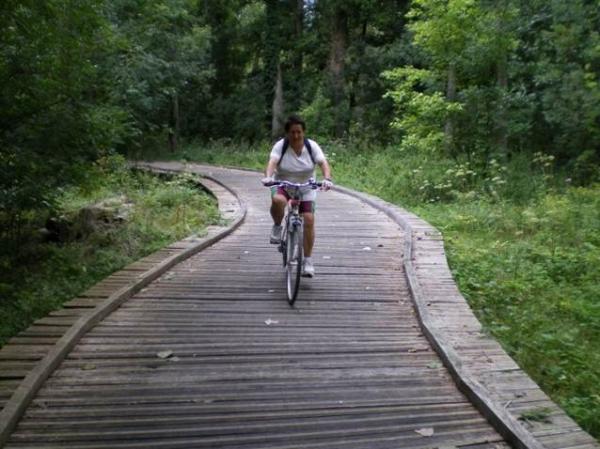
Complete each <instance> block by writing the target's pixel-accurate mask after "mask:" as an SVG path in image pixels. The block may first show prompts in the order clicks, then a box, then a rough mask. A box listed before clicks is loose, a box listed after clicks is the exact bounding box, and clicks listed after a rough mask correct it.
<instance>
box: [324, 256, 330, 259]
mask: <svg viewBox="0 0 600 449" xmlns="http://www.w3.org/2000/svg"><path fill="white" fill-rule="evenodd" d="M323 259H331V256H323Z"/></svg>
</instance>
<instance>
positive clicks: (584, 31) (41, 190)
mask: <svg viewBox="0 0 600 449" xmlns="http://www.w3.org/2000/svg"><path fill="white" fill-rule="evenodd" d="M0 21H1V23H2V26H1V30H0V86H1V87H0V101H1V104H2V108H1V112H0V162H1V164H0V166H1V168H0V170H1V173H0V175H1V177H0V208H1V216H0V219H1V221H2V228H3V229H4V230H5V231H4V232H5V234H4V235H3V236H2V237H3V240H4V241H7V240H8V241H12V242H17V241H18V240H19V233H20V232H21V229H22V226H21V224H22V223H24V222H27V220H29V219H30V217H31V216H32V215H35V214H36V213H38V212H39V211H40V210H42V211H43V210H47V209H51V208H52V205H53V200H54V198H55V197H56V195H57V192H59V191H60V189H61V188H62V187H64V186H66V185H68V184H70V183H73V182H79V178H80V177H81V176H83V175H84V174H85V170H83V169H82V167H85V166H87V165H89V164H90V163H91V162H92V161H94V160H96V159H97V158H98V157H100V156H102V155H104V154H107V153H110V152H121V153H123V154H135V155H136V157H144V154H145V152H147V151H149V150H151V149H154V148H157V147H168V148H170V149H172V150H174V149H175V148H176V147H177V145H178V144H179V142H180V141H182V140H184V141H190V140H197V141H200V142H202V141H211V140H218V139H228V140H230V141H234V142H235V141H237V142H242V141H244V142H259V141H264V140H268V139H272V138H275V137H277V136H279V135H280V134H281V124H282V121H283V120H284V118H285V116H286V115H287V114H289V113H292V112H295V113H300V114H302V115H303V116H304V117H305V118H306V120H307V122H308V124H309V132H310V134H311V135H317V136H319V137H321V138H323V139H337V140H345V141H353V142H357V145H360V142H376V143H379V144H386V145H395V146H396V147H397V148H398V151H411V152H417V153H418V152H423V153H427V154H429V155H436V154H439V155H443V156H444V157H451V158H454V159H456V160H457V161H460V160H463V159H468V160H469V161H472V160H476V161H479V162H481V163H483V164H485V163H487V161H490V160H506V159H510V158H511V157H513V156H514V155H515V154H520V155H522V154H526V155H531V157H534V155H537V156H535V157H538V158H539V157H540V155H543V157H548V158H552V160H554V161H556V163H557V164H559V165H560V166H562V167H565V168H566V169H567V170H568V172H569V174H570V179H571V180H572V182H573V183H575V184H589V183H591V182H594V181H596V180H597V179H598V176H599V175H598V173H599V171H598V165H599V164H598V161H599V158H600V88H599V86H598V73H599V71H600V35H599V32H598V30H600V9H599V8H598V3H597V1H595V0H572V1H568V2H564V1H561V0H528V1H522V0H501V1H488V0H479V1H476V0H447V1H442V0H413V1H407V0H388V1H374V0H349V1H341V0H313V1H302V0H264V1H256V0H255V1H250V0H223V1H213V0H152V1H150V0H111V1H107V0H86V1H83V0H48V1H44V2H39V1H34V0H19V1H16V0H5V1H3V2H2V5H1V6H0Z"/></svg>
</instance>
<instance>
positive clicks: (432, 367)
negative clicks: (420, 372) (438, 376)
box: [427, 362, 442, 369]
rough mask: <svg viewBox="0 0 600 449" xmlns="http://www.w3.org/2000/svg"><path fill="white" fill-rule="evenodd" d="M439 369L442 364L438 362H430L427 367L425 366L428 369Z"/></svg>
mask: <svg viewBox="0 0 600 449" xmlns="http://www.w3.org/2000/svg"><path fill="white" fill-rule="evenodd" d="M441 367H442V364H441V363H439V362H431V363H430V364H429V365H427V368H429V369H438V368H441Z"/></svg>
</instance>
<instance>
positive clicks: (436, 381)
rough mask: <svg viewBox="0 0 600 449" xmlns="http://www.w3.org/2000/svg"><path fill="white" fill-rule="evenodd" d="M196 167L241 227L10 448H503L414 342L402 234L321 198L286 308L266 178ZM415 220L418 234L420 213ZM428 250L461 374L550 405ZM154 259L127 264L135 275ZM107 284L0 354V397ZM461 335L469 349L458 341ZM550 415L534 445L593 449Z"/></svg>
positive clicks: (155, 301)
mask: <svg viewBox="0 0 600 449" xmlns="http://www.w3.org/2000/svg"><path fill="white" fill-rule="evenodd" d="M161 166H162V167H163V168H166V169H179V168H181V167H180V166H178V164H162V165H161ZM189 168H191V169H193V170H198V171H200V172H202V173H207V172H210V174H211V175H212V176H214V177H215V178H217V179H219V180H221V181H223V182H224V183H226V184H227V185H230V186H231V187H232V188H234V189H235V190H236V191H237V192H239V194H240V196H241V199H242V200H243V201H244V202H245V204H246V206H247V209H248V216H247V218H246V221H245V223H244V225H243V226H242V227H241V228H239V229H238V230H237V231H235V232H234V233H233V234H232V235H230V236H229V237H227V238H226V239H224V240H222V241H221V242H219V243H217V244H215V245H214V246H212V247H211V248H209V249H206V250H204V251H202V252H201V253H199V254H197V255H196V256H194V257H192V258H190V259H188V260H187V261H185V262H183V263H180V264H179V265H178V266H176V267H175V268H173V269H171V270H170V271H168V272H167V273H166V274H164V275H163V276H162V277H161V278H160V279H158V280H157V281H155V282H153V283H152V284H150V285H149V286H147V287H146V288H144V289H143V290H142V291H140V292H138V293H137V294H136V295H135V296H134V297H132V298H130V299H129V300H128V301H126V302H125V303H123V304H122V305H121V307H120V308H119V309H118V310H116V311H114V312H113V313H112V314H110V315H109V316H108V317H106V318H105V319H104V320H103V321H102V322H101V323H99V324H98V325H96V326H95V327H94V328H93V329H92V330H91V331H89V332H87V333H86V334H85V335H84V336H83V338H81V340H80V341H79V344H77V345H76V346H75V347H74V348H73V349H72V350H71V351H70V353H69V355H68V356H67V357H66V359H65V360H64V361H63V362H62V363H61V365H60V366H59V367H58V369H56V370H55V371H54V373H53V374H52V376H51V377H50V378H48V379H47V381H46V382H45V383H44V385H43V387H42V388H41V390H40V391H39V392H38V394H37V395H36V396H35V398H34V399H33V402H32V403H31V405H30V406H29V408H28V409H27V410H26V412H25V416H24V417H23V419H21V421H20V423H19V425H18V427H17V429H16V431H15V432H14V433H13V434H12V435H11V438H10V441H9V442H8V444H7V446H6V447H10V448H13V447H14V448H34V447H35V448H151V447H161V448H188V447H210V448H215V447H222V448H242V447H243V448H290V449H291V448H298V449H300V448H357V449H358V448H361V449H362V448H434V447H439V448H441V447H461V448H463V447H464V448H472V449H475V448H481V449H484V448H489V449H492V448H494V449H500V448H507V447H509V446H508V444H507V443H506V442H505V441H504V440H503V438H502V437H501V436H500V435H499V434H498V432H497V431H496V430H494V429H493V428H492V426H491V425H490V424H489V423H488V422H487V421H486V418H484V417H483V416H482V415H481V414H480V412H478V411H477V410H476V409H475V407H474V406H473V405H472V403H471V402H470V400H469V399H467V397H466V396H465V395H463V394H462V393H461V392H460V391H459V390H458V388H457V387H456V384H455V383H454V381H453V379H452V377H451V375H450V374H449V372H448V371H447V370H446V369H445V368H444V367H443V364H442V360H441V359H440V358H438V356H437V355H436V354H435V352H434V351H433V350H432V348H431V346H430V344H429V342H428V340H427V339H426V337H425V335H424V334H423V331H422V329H421V327H420V323H419V321H418V317H417V315H416V313H415V309H414V306H413V302H412V300H411V297H410V293H409V286H408V284H407V282H406V277H405V273H404V266H403V263H404V254H405V252H406V247H405V246H404V241H403V238H404V237H405V236H404V231H403V229H402V228H401V227H400V226H399V225H398V223H396V222H395V221H393V220H390V219H389V218H388V217H387V216H386V215H385V214H383V213H381V212H379V211H377V210H376V209H374V208H373V207H371V206H367V205H365V204H364V203H362V202H360V201H358V200H356V199H354V198H351V197H349V196H346V195H342V194H339V193H328V194H323V195H321V196H320V198H319V209H318V213H317V216H318V230H317V234H318V240H317V247H316V250H315V254H314V258H315V262H316V266H317V270H318V271H317V277H316V278H315V279H312V280H303V283H302V285H301V292H300V297H299V299H298V302H297V306H296V308H295V309H290V308H289V306H288V305H287V303H286V301H285V299H284V288H283V273H282V271H281V267H280V259H281V258H280V256H279V254H278V253H277V252H276V251H275V249H274V248H273V247H271V246H269V245H268V244H266V241H267V238H268V232H269V227H270V224H269V218H268V214H267V208H268V195H267V192H266V189H264V188H262V187H260V186H259V184H258V178H259V176H258V175H257V174H255V173H248V172H243V171H231V170H222V169H217V168H210V167H198V166H193V167H189ZM414 223H415V226H416V225H421V224H420V222H418V219H417V218H416V217H415V220H414ZM422 229H427V228H426V226H425V225H422ZM424 232H426V231H424ZM425 240H427V239H425ZM437 241H439V239H437ZM439 249H440V247H439V246H436V244H435V242H434V244H433V245H432V246H431V250H430V252H424V253H423V254H419V256H423V259H422V260H424V261H425V262H424V264H423V265H421V266H419V267H418V268H419V269H423V272H428V273H430V268H431V267H433V268H434V271H433V272H432V275H431V276H429V275H428V277H427V279H430V280H431V283H430V284H424V285H425V287H424V288H425V289H427V288H430V290H428V292H427V294H431V295H432V300H431V302H430V306H429V307H431V308H432V311H431V312H430V313H431V315H432V316H434V317H436V318H443V319H440V320H439V326H440V327H441V328H443V329H445V330H447V334H448V335H449V339H450V340H451V344H452V345H454V346H453V347H454V348H456V349H457V350H460V351H464V353H465V354H468V357H469V360H471V359H472V367H471V368H470V369H473V370H477V372H478V373H482V374H485V375H490V373H496V372H500V373H506V374H507V375H506V376H505V377H502V378H501V381H500V382H498V383H497V384H496V383H495V381H494V379H491V381H490V383H489V385H488V386H490V387H491V386H497V387H498V391H504V392H508V394H510V395H512V396H511V397H512V398H513V400H512V401H511V402H510V403H509V404H507V408H510V409H514V410H520V407H525V409H526V404H527V403H528V402H529V403H531V402H532V401H533V402H535V403H536V404H538V403H544V404H545V403H546V402H547V398H546V397H545V396H543V394H541V395H540V394H539V393H538V392H537V391H539V390H535V388H536V387H535V384H533V383H532V382H531V381H529V380H528V379H527V378H523V377H522V376H520V375H517V376H515V377H510V376H511V375H513V374H514V373H515V370H516V367H515V365H514V363H512V361H510V360H505V359H504V354H503V352H502V350H501V348H499V347H498V346H497V344H495V342H493V341H489V340H483V339H481V338H480V337H479V335H478V332H479V327H478V323H477V321H476V320H474V319H473V318H472V316H471V315H469V313H468V312H470V311H469V310H466V311H460V308H457V307H456V304H455V303H458V302H459V299H458V298H457V297H455V296H451V295H452V294H454V293H455V290H453V289H455V287H454V284H453V282H452V279H451V278H450V279H448V278H447V276H445V273H440V275H439V276H437V273H436V272H435V269H436V267H437V265H438V263H441V262H440V254H439ZM418 251H420V249H418ZM442 254H443V253H442ZM432 258H433V259H432ZM159 259H160V257H157V258H154V259H150V260H145V261H141V262H140V263H137V264H134V265H132V267H130V268H132V270H138V272H140V271H143V270H145V269H147V268H148V267H150V266H151V265H152V263H153V260H159ZM444 263H445V258H444ZM121 277H122V281H123V282H127V279H128V276H127V275H125V276H117V277H115V278H113V279H112V280H111V284H112V283H114V282H118V281H119V278H121ZM112 288H113V287H112V285H110V284H107V283H105V284H103V285H99V286H97V287H94V288H93V289H91V290H90V291H88V292H87V293H86V295H82V297H81V298H77V299H75V300H74V301H73V302H72V303H71V305H70V307H69V308H67V309H65V310H64V311H60V312H58V313H55V314H52V315H51V316H50V317H48V318H47V319H44V320H43V321H42V322H40V323H37V324H36V326H33V327H32V328H31V329H30V330H28V332H25V333H24V334H22V335H20V336H19V337H17V338H15V339H13V341H12V342H11V343H12V344H11V345H9V346H10V347H12V349H9V350H6V352H4V351H5V349H6V348H4V349H3V350H2V351H0V382H6V383H5V384H3V383H0V399H1V398H3V397H6V393H5V396H1V395H2V394H3V391H6V392H10V391H11V388H13V389H14V385H15V384H16V383H17V382H18V379H19V377H18V376H16V375H15V374H23V373H24V372H25V371H26V370H27V368H28V366H30V364H31V363H32V362H35V361H36V360H37V358H38V357H41V356H43V355H44V353H45V352H46V351H47V349H46V348H48V347H50V346H51V345H52V344H53V343H54V342H55V341H56V340H57V339H58V338H59V337H60V336H61V335H62V333H64V331H65V329H68V326H69V323H72V322H73V320H75V319H77V317H78V316H80V315H81V313H82V312H81V309H85V308H90V307H94V306H95V305H96V304H97V301H99V300H100V301H101V300H102V298H103V295H106V294H109V292H110V291H111V289H112ZM447 296H448V297H449V298H450V299H448V298H446V297H447ZM447 300H449V301H453V302H451V304H450V307H445V306H444V301H447ZM463 301H464V300H463ZM436 314H437V315H436ZM61 332H62V333H61ZM468 332H472V333H473V335H472V338H465V335H464V334H465V333H468ZM467 336H468V335H467ZM7 347H8V346H7ZM21 349H23V350H22V351H21ZM461 354H462V353H461ZM489 360H491V362H490V361H489ZM5 363H6V365H5ZM482 364H483V366H482ZM490 365H491V366H490ZM486 369H487V370H486ZM3 371H5V372H6V374H7V375H6V376H5V377H1V376H2V374H1V373H2V372H3ZM11 372H12V374H11ZM523 391H526V396H524V395H522V392H523ZM552 419H553V420H555V419H556V421H554V424H553V426H550V427H546V428H543V429H541V430H540V432H541V433H539V434H538V436H539V440H540V441H543V443H544V445H545V447H548V448H554V447H556V448H559V447H562V448H575V447H577V448H581V449H584V448H585V449H587V448H592V447H597V446H595V445H593V440H591V439H590V438H589V436H587V435H586V434H585V433H583V432H581V431H580V429H578V428H577V427H576V426H575V427H574V426H573V425H572V422H571V421H570V420H568V418H567V420H565V419H564V415H563V414H560V413H557V414H553V416H552ZM430 432H432V435H430V436H426V435H427V434H428V433H430ZM424 434H425V435H424Z"/></svg>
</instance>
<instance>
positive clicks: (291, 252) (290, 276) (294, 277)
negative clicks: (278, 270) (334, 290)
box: [286, 226, 304, 306]
mask: <svg viewBox="0 0 600 449" xmlns="http://www.w3.org/2000/svg"><path fill="white" fill-rule="evenodd" d="M286 249H287V263H286V281H287V297H288V302H289V303H290V305H291V306H292V305H294V302H295V301H296V298H297V296H298V290H299V288H300V278H301V275H302V261H303V258H304V238H303V234H302V227H301V226H292V228H291V229H289V231H288V235H287V245H286Z"/></svg>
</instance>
